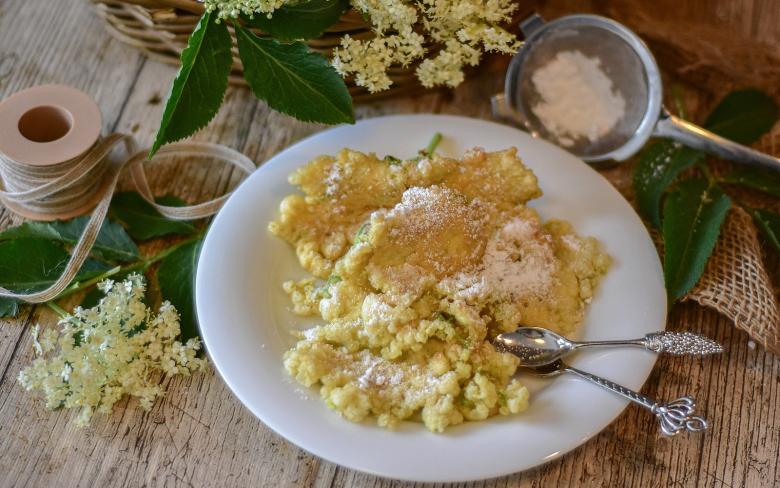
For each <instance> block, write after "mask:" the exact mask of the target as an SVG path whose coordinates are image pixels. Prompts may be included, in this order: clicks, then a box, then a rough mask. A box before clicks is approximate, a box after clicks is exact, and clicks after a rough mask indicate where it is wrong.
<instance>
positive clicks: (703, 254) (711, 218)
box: [663, 178, 731, 305]
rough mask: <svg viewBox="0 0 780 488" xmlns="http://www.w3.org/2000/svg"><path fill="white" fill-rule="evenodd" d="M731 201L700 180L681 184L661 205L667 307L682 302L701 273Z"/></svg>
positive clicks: (715, 187)
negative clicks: (681, 299) (662, 206)
mask: <svg viewBox="0 0 780 488" xmlns="http://www.w3.org/2000/svg"><path fill="white" fill-rule="evenodd" d="M730 207H731V200H730V199H729V197H728V196H726V194H724V193H723V191H722V190H721V189H720V188H718V187H717V186H710V185H709V183H708V182H707V181H706V180H704V179H701V178H696V179H690V180H685V181H683V182H682V183H680V184H679V185H678V186H677V187H676V188H675V189H674V190H673V191H672V192H671V193H670V194H669V196H668V197H667V198H666V202H665V204H664V222H663V237H664V249H665V252H664V279H665V281H666V291H667V294H668V295H669V299H670V300H669V302H670V305H671V303H673V302H674V301H676V300H678V299H680V298H682V297H683V296H684V295H685V294H686V293H688V292H689V291H690V290H691V288H693V286H694V285H695V284H696V282H697V281H699V278H700V277H701V274H702V273H703V272H704V265H705V264H706V263H707V259H709V257H710V254H712V250H713V248H714V247H715V242H716V241H717V239H718V235H719V234H720V226H721V224H722V223H723V220H724V219H725V218H726V214H727V213H728V210H729V208H730Z"/></svg>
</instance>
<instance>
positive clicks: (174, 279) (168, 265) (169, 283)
mask: <svg viewBox="0 0 780 488" xmlns="http://www.w3.org/2000/svg"><path fill="white" fill-rule="evenodd" d="M202 242H203V241H201V240H197V241H193V242H191V243H189V244H185V245H183V246H182V247H180V248H179V249H177V250H175V251H174V252H172V253H171V254H170V255H168V256H167V257H166V258H165V259H163V261H162V263H160V268H159V269H158V270H157V283H158V284H159V285H160V294H161V295H162V298H163V300H168V301H169V302H171V303H172V304H173V306H174V307H176V310H177V311H178V312H179V316H180V317H181V322H180V323H181V340H182V342H185V341H187V340H188V339H190V338H192V337H197V336H198V334H199V333H198V324H197V320H196V318H195V270H196V269H197V264H198V254H199V253H200V246H201V244H202Z"/></svg>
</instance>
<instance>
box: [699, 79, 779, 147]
mask: <svg viewBox="0 0 780 488" xmlns="http://www.w3.org/2000/svg"><path fill="white" fill-rule="evenodd" d="M777 116H778V114H777V104H775V101H774V99H772V97H770V96H769V95H767V94H766V93H763V92H761V91H759V90H754V89H747V90H738V91H734V92H731V93H729V94H728V95H726V97H725V98H724V99H723V100H721V102H720V103H719V104H718V106H717V107H715V110H713V111H712V113H711V114H710V116H709V117H707V120H706V121H705V122H704V127H706V128H707V129H709V130H711V131H712V132H714V133H716V134H718V135H719V136H722V137H725V138H726V139H731V140H732V141H736V142H739V143H740V144H752V143H754V142H756V141H757V140H759V139H760V138H761V136H763V135H764V134H766V133H767V132H769V130H770V129H771V128H772V126H773V125H775V122H777Z"/></svg>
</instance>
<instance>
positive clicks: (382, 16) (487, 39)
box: [205, 0, 519, 93]
mask: <svg viewBox="0 0 780 488" xmlns="http://www.w3.org/2000/svg"><path fill="white" fill-rule="evenodd" d="M295 1H296V0H205V3H206V8H207V9H209V10H218V11H219V12H220V16H221V17H222V18H227V17H236V16H238V15H239V14H240V13H244V14H251V13H264V14H267V15H272V13H273V10H275V9H276V8H279V7H280V6H281V5H282V4H287V3H295ZM351 4H352V7H353V8H354V9H355V10H357V11H358V12H360V13H361V14H363V15H364V16H365V17H366V18H367V19H368V20H369V21H370V23H371V26H372V28H373V30H374V36H373V37H372V38H368V39H354V38H352V37H350V36H349V35H345V36H344V38H343V39H342V42H341V46H340V47H339V48H337V49H336V50H335V51H334V53H333V66H334V68H336V70H337V71H338V72H339V73H340V74H341V75H342V76H344V77H349V76H353V77H354V79H355V83H356V84H357V85H359V86H363V87H365V88H367V89H368V90H369V91H370V92H372V93H373V92H379V91H382V90H386V89H388V88H390V86H391V85H392V84H393V81H392V78H391V77H390V75H389V72H390V71H391V70H392V68H393V67H397V66H402V67H407V66H409V65H410V64H411V63H412V62H415V61H421V62H420V64H419V66H418V67H417V70H416V74H417V77H418V78H419V80H420V82H421V83H422V84H423V86H425V87H427V88H431V87H434V86H437V85H448V86H451V87H455V86H457V85H459V84H460V83H461V82H462V81H463V70H464V68H465V67H467V66H475V65H477V64H478V63H479V60H480V58H481V57H482V54H483V53H484V52H488V51H497V52H503V53H510V54H511V53H514V52H515V51H516V50H517V47H518V45H519V43H518V41H517V38H516V37H515V36H514V35H513V34H511V33H509V32H507V31H506V30H504V29H503V28H501V27H500V26H499V24H501V23H502V22H506V21H509V20H510V19H511V16H512V13H513V12H514V11H515V9H517V3H516V2H515V1H513V0H414V1H412V0H351ZM429 53H430V54H432V56H431V57H428V58H426V56H427V55H429Z"/></svg>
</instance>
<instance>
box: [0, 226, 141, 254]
mask: <svg viewBox="0 0 780 488" xmlns="http://www.w3.org/2000/svg"><path fill="white" fill-rule="evenodd" d="M88 220H89V217H76V218H75V219H71V220H59V221H54V222H25V223H23V224H22V225H19V226H16V227H11V228H9V229H6V230H4V231H3V232H0V241H7V240H11V239H20V238H28V237H29V238H39V239H49V240H52V241H57V242H62V243H65V244H71V245H73V244H76V242H77V241H78V240H79V238H80V237H81V233H82V232H83V231H84V227H85V226H86V225H87V221H88ZM91 254H92V255H93V256H95V257H98V258H101V259H106V260H109V261H120V262H130V261H135V260H137V259H138V258H139V257H140V254H139V251H138V246H136V245H135V243H134V242H133V241H132V239H130V236H129V235H127V232H125V230H124V229H123V228H122V226H121V225H119V224H117V223H116V222H111V221H109V220H108V219H106V220H105V221H103V225H102V226H101V227H100V231H99V233H98V236H97V239H96V240H95V245H94V246H93V247H92V251H91Z"/></svg>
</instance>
